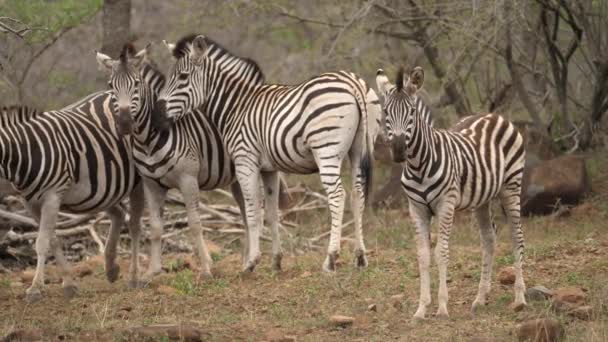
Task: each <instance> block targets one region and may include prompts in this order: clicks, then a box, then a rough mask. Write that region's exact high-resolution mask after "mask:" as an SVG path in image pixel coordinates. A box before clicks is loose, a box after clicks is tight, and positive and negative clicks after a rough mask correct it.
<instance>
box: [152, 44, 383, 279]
mask: <svg viewBox="0 0 608 342" xmlns="http://www.w3.org/2000/svg"><path fill="white" fill-rule="evenodd" d="M168 46H169V48H170V50H171V52H172V53H173V56H174V57H175V58H176V59H177V61H176V63H175V66H174V69H173V74H172V75H171V77H170V79H169V82H168V84H167V85H166V86H165V88H164V90H163V92H162V93H161V96H160V100H159V102H158V105H157V106H156V109H157V111H158V113H157V115H156V119H157V120H158V121H159V122H160V123H163V122H167V121H169V122H172V121H177V122H179V120H178V119H179V118H181V117H182V116H185V115H187V113H188V112H189V111H191V110H192V109H193V108H197V107H198V106H201V105H203V108H204V112H205V113H206V114H207V115H209V116H210V117H211V120H212V121H213V123H214V124H215V125H216V127H217V129H218V130H219V132H220V134H221V135H222V137H223V139H224V144H225V146H226V149H227V151H228V153H229V155H230V157H231V158H232V160H233V161H234V164H235V168H236V176H237V179H238V181H239V184H240V185H241V188H242V190H243V195H244V198H245V208H246V214H247V223H248V225H249V230H250V235H249V238H250V243H249V245H250V250H249V255H248V258H247V260H246V263H245V265H244V269H245V270H248V271H253V269H254V268H255V266H256V265H257V263H258V262H259V259H260V249H259V234H260V233H259V231H260V227H261V216H260V209H261V206H260V197H261V196H260V194H259V177H260V174H261V176H262V181H263V183H264V185H265V186H266V188H267V203H266V208H267V209H269V210H270V211H271V212H270V214H269V215H268V216H269V221H270V226H271V229H272V231H273V232H275V234H278V232H277V230H278V227H277V221H278V210H277V209H276V203H277V200H276V196H277V191H276V190H277V185H278V180H277V179H278V178H277V172H278V171H282V172H286V173H298V174H310V173H314V172H317V171H318V172H319V175H320V177H321V182H322V184H323V186H324V188H325V191H326V193H327V196H328V202H329V208H330V211H331V234H330V242H329V247H328V255H327V258H326V260H325V262H324V264H323V269H324V270H325V271H334V270H335V260H336V258H337V257H338V253H339V250H340V235H341V225H342V215H343V211H344V200H345V193H344V189H343V187H342V184H341V180H340V169H341V166H342V161H343V159H344V158H345V156H346V154H348V155H349V157H350V161H351V168H352V175H353V177H352V179H353V189H354V190H353V193H352V201H351V203H352V210H353V215H354V220H355V238H356V241H357V242H356V243H357V246H356V253H355V254H356V258H355V259H356V263H357V265H358V266H366V265H367V258H366V256H365V245H364V243H363V236H362V232H361V230H362V220H361V219H362V210H363V207H364V203H365V197H366V195H367V192H368V189H369V187H370V186H371V179H372V174H371V173H372V170H373V165H372V160H373V156H372V152H373V143H374V138H375V136H376V133H377V131H378V122H379V118H380V106H379V102H378V98H377V96H376V94H375V92H374V91H373V90H372V89H371V88H368V87H367V85H366V84H365V82H364V81H363V80H361V79H360V78H358V77H357V76H355V75H354V74H352V73H348V72H344V71H342V72H338V73H327V74H323V75H320V76H318V77H314V78H312V79H310V80H309V81H307V82H304V83H301V84H299V85H294V86H286V85H262V84H258V83H252V82H248V81H247V80H246V79H244V77H243V76H242V75H239V74H236V75H235V74H231V73H229V72H227V71H226V70H225V69H224V68H222V67H221V66H219V65H218V64H217V63H216V61H215V60H214V59H213V58H209V55H208V53H209V48H208V44H207V42H206V39H205V38H204V37H203V36H195V35H191V36H187V37H184V38H182V39H181V40H180V41H179V42H178V43H177V44H176V45H171V44H169V45H168ZM258 73H259V74H260V75H261V71H259V70H258ZM368 107H369V108H368ZM376 119H377V120H376ZM272 252H273V260H277V259H280V256H281V249H280V244H275V243H273V251H272ZM274 263H275V262H273V264H274Z"/></svg>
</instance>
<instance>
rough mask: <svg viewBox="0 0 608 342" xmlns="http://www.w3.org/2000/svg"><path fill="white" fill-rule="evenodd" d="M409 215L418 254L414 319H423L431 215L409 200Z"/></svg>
mask: <svg viewBox="0 0 608 342" xmlns="http://www.w3.org/2000/svg"><path fill="white" fill-rule="evenodd" d="M409 211H410V216H411V217H412V219H413V220H414V223H415V225H416V251H417V254H418V269H419V273H420V300H419V302H418V310H416V313H415V314H414V319H424V318H425V316H426V310H427V309H428V306H429V305H430V304H431V278H430V272H429V267H430V266H431V240H430V224H431V215H430V213H429V212H428V210H426V209H425V208H421V207H417V206H416V205H415V204H412V201H409Z"/></svg>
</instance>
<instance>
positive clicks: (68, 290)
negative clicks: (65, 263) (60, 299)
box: [63, 285, 78, 299]
mask: <svg viewBox="0 0 608 342" xmlns="http://www.w3.org/2000/svg"><path fill="white" fill-rule="evenodd" d="M76 293H78V288H77V287H76V285H66V286H64V287H63V296H64V297H65V298H67V299H72V298H74V297H75V296H76Z"/></svg>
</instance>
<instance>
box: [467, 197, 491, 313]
mask: <svg viewBox="0 0 608 342" xmlns="http://www.w3.org/2000/svg"><path fill="white" fill-rule="evenodd" d="M475 217H476V218H477V222H478V223H479V235H480V239H481V246H482V257H481V258H482V261H481V277H480V279H479V290H478V292H477V297H475V301H474V302H473V306H472V311H473V313H474V312H475V311H476V310H477V309H478V308H479V307H482V306H484V305H486V304H487V296H488V293H490V287H491V279H492V263H493V261H494V248H495V245H496V231H495V230H494V227H493V224H492V218H491V215H490V203H489V202H488V203H486V204H484V205H483V206H481V207H479V208H478V209H477V210H475Z"/></svg>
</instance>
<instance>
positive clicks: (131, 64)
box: [97, 43, 150, 135]
mask: <svg viewBox="0 0 608 342" xmlns="http://www.w3.org/2000/svg"><path fill="white" fill-rule="evenodd" d="M149 50H150V44H148V45H147V46H146V47H145V48H144V49H143V50H141V51H140V52H138V53H135V48H134V47H133V45H132V44H130V43H127V44H125V45H124V47H123V49H122V52H121V53H120V58H119V59H118V60H113V59H112V58H110V57H109V56H107V55H104V54H103V53H100V52H97V62H98V63H99V65H100V66H102V67H103V68H104V69H106V70H108V71H109V72H110V79H109V81H108V86H109V87H110V89H111V90H112V94H113V101H112V103H113V105H114V108H113V109H114V115H115V122H116V130H117V131H118V134H120V135H128V134H131V133H132V131H133V116H134V115H136V114H137V112H138V111H139V109H140V106H141V101H140V84H141V79H140V78H141V76H140V75H141V73H140V69H141V67H142V65H143V64H144V62H145V61H146V60H147V58H148V53H149Z"/></svg>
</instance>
